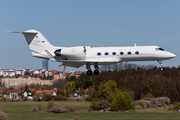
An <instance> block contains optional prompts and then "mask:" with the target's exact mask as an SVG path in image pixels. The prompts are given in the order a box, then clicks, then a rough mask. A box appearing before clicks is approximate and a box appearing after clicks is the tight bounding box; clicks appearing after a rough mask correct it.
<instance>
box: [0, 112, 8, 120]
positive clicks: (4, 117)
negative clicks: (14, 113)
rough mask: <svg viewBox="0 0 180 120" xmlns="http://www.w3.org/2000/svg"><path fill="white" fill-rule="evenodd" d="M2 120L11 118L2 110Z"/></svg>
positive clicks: (0, 116)
mask: <svg viewBox="0 0 180 120" xmlns="http://www.w3.org/2000/svg"><path fill="white" fill-rule="evenodd" d="M0 120H9V118H8V116H7V115H6V114H5V113H4V112H2V111H0Z"/></svg>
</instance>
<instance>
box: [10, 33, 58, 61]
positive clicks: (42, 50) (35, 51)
mask: <svg viewBox="0 0 180 120" xmlns="http://www.w3.org/2000/svg"><path fill="white" fill-rule="evenodd" d="M11 33H21V34H23V35H24V37H25V38H26V41H27V43H28V45H29V48H30V50H31V53H32V56H33V57H38V58H42V59H48V60H49V57H48V54H47V51H48V52H51V51H54V50H55V49H56V47H54V46H53V45H52V44H50V42H49V41H48V40H47V39H46V38H45V37H44V35H43V34H42V33H41V32H39V31H36V30H27V31H24V32H11ZM51 54H52V53H51Z"/></svg>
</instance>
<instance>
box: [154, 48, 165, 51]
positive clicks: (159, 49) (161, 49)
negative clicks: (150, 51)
mask: <svg viewBox="0 0 180 120" xmlns="http://www.w3.org/2000/svg"><path fill="white" fill-rule="evenodd" d="M156 51H164V49H163V48H156Z"/></svg>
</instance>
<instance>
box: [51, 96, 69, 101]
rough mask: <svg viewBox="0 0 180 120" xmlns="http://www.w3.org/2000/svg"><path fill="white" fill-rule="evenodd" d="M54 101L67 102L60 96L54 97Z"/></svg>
mask: <svg viewBox="0 0 180 120" xmlns="http://www.w3.org/2000/svg"><path fill="white" fill-rule="evenodd" d="M54 100H55V101H67V98H66V97H64V96H62V95H58V96H56V97H54Z"/></svg>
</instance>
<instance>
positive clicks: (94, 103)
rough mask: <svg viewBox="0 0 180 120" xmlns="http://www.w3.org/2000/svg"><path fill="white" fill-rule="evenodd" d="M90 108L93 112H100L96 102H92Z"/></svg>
mask: <svg viewBox="0 0 180 120" xmlns="http://www.w3.org/2000/svg"><path fill="white" fill-rule="evenodd" d="M90 108H91V109H92V110H98V109H99V106H98V104H97V102H96V101H92V102H91V105H90Z"/></svg>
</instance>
